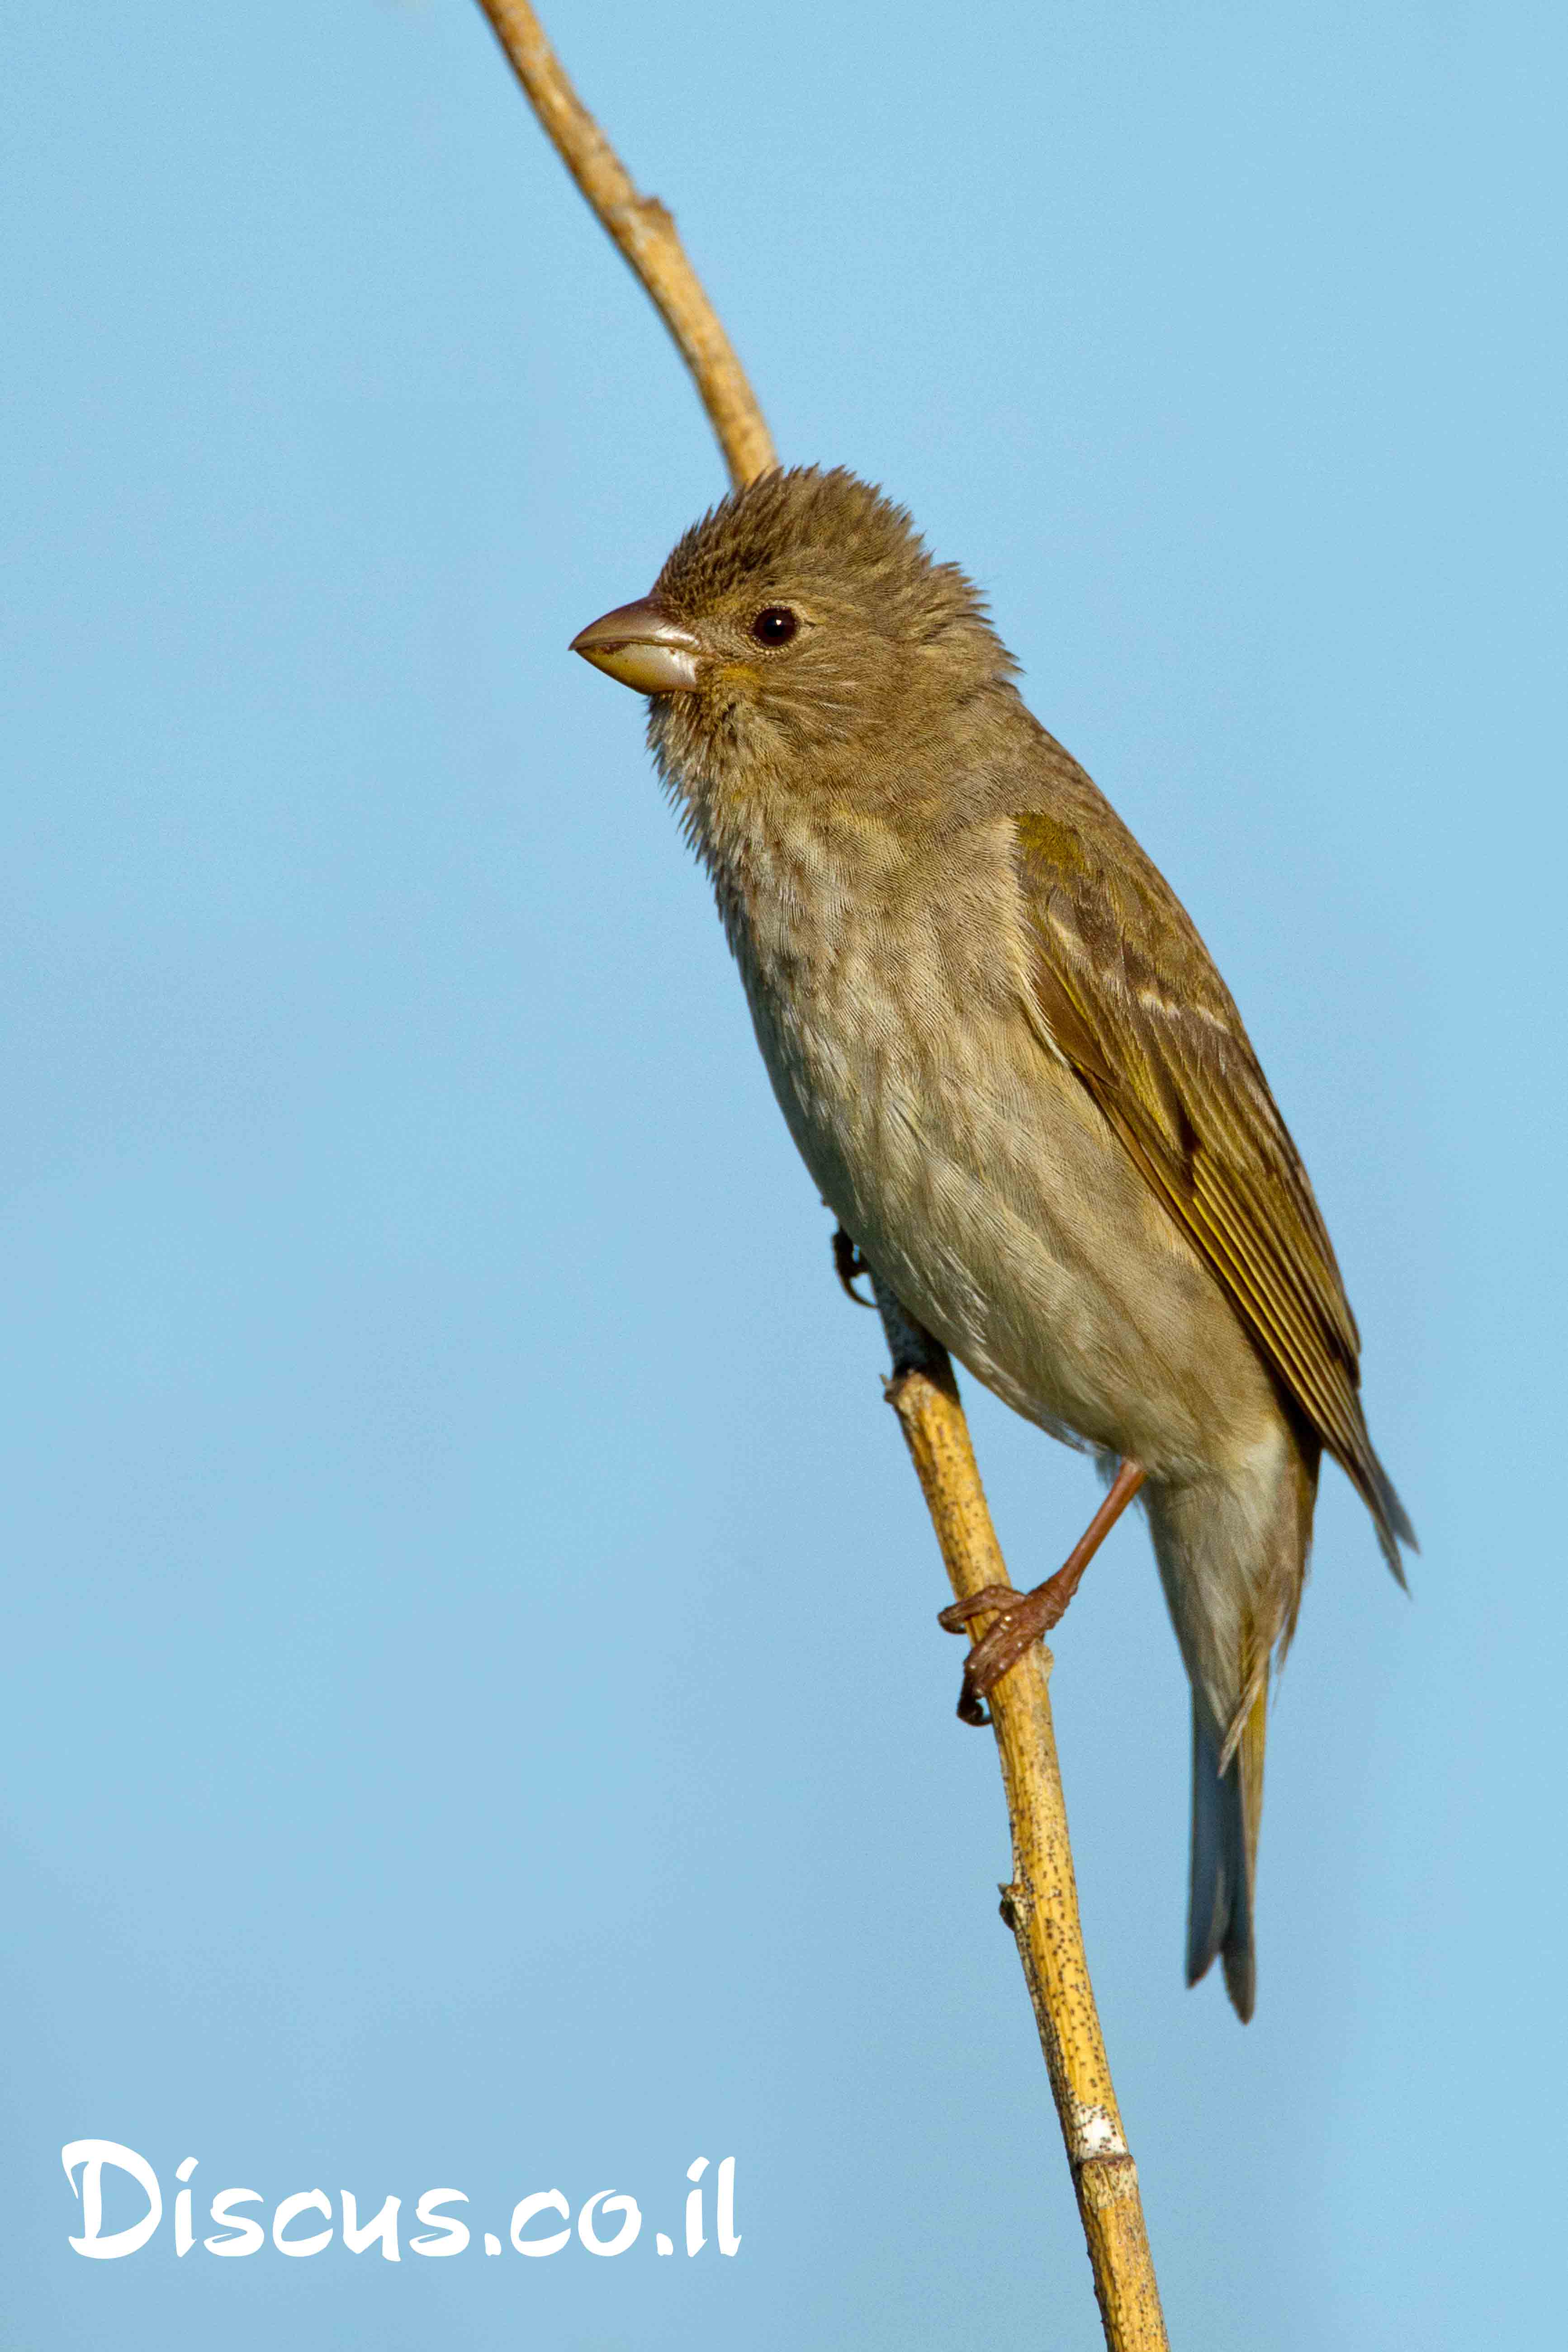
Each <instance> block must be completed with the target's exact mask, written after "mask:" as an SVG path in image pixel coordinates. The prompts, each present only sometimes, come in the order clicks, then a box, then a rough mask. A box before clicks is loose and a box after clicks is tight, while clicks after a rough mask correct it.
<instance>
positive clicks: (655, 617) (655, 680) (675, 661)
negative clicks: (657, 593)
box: [571, 596, 702, 694]
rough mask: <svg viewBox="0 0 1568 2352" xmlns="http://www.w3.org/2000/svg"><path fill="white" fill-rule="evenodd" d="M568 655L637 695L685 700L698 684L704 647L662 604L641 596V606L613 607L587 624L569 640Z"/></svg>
mask: <svg viewBox="0 0 1568 2352" xmlns="http://www.w3.org/2000/svg"><path fill="white" fill-rule="evenodd" d="M571 649H572V651H573V652H574V654H581V655H582V656H583V658H584V661H586V662H592V663H593V665H594V667H595V669H602V670H603V671H604V673H605V677H616V678H619V680H620V682H621V684H622V685H623V686H631V687H635V688H637V692H638V693H639V694H689V692H690V690H691V688H693V687H694V686H695V685H696V683H697V656H698V655H699V654H700V652H701V650H702V645H701V640H700V638H698V637H694V636H693V635H692V634H691V632H690V630H689V629H683V628H682V627H681V625H680V624H679V621H672V620H671V619H670V616H669V614H668V613H667V612H666V611H665V609H664V607H663V605H662V604H655V602H654V600H653V598H652V597H651V596H645V597H644V598H643V599H642V602H641V603H640V604H617V605H616V609H615V611H614V612H613V613H606V614H604V616H603V617H602V619H600V620H597V621H590V622H589V624H588V625H587V627H586V628H585V629H580V630H579V631H578V633H577V635H575V636H574V638H573V640H572V648H571Z"/></svg>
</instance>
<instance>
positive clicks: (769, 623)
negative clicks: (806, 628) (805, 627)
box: [752, 604, 800, 646]
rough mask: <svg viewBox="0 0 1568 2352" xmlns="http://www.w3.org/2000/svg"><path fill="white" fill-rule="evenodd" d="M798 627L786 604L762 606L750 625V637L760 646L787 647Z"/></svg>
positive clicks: (798, 624) (798, 623)
mask: <svg viewBox="0 0 1568 2352" xmlns="http://www.w3.org/2000/svg"><path fill="white" fill-rule="evenodd" d="M799 627H800V622H799V621H798V619H797V618H796V616H795V614H794V613H792V612H791V611H790V608H789V606H788V605H787V604H764V605H763V609H762V611H761V612H760V613H759V614H757V617H756V619H755V620H754V621H753V622H752V636H753V637H755V639H756V641H757V643H758V645H760V646H787V645H788V643H789V641H790V639H791V638H792V637H793V636H794V635H795V632H796V631H797V629H798V628H799Z"/></svg>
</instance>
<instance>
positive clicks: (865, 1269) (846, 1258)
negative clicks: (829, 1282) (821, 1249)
mask: <svg viewBox="0 0 1568 2352" xmlns="http://www.w3.org/2000/svg"><path fill="white" fill-rule="evenodd" d="M833 1271H834V1273H835V1274H836V1275H837V1276H838V1279H839V1281H840V1282H841V1283H842V1284H843V1286H844V1291H845V1296H846V1297H849V1298H852V1299H853V1300H854V1301H855V1304H856V1306H857V1307H875V1305H876V1304H877V1302H876V1300H875V1299H874V1298H862V1297H861V1296H860V1293H859V1292H858V1290H857V1289H856V1287H855V1285H856V1282H857V1280H858V1277H859V1276H861V1275H863V1274H864V1275H867V1276H869V1274H870V1271H871V1269H870V1267H869V1266H868V1265H867V1263H866V1261H865V1259H864V1258H863V1257H862V1256H861V1255H860V1244H859V1243H858V1242H857V1241H852V1240H851V1239H850V1237H849V1235H848V1234H847V1233H846V1232H845V1230H844V1228H843V1226H842V1225H840V1226H839V1228H838V1230H837V1233H836V1234H834V1236H833Z"/></svg>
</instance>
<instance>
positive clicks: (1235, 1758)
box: [1187, 1673, 1268, 2025]
mask: <svg viewBox="0 0 1568 2352" xmlns="http://www.w3.org/2000/svg"><path fill="white" fill-rule="evenodd" d="M1267 1709H1268V1675H1267V1673H1265V1675H1264V1676H1263V1679H1262V1682H1261V1683H1260V1684H1259V1685H1258V1691H1257V1695H1256V1696H1255V1697H1254V1699H1253V1701H1252V1704H1251V1706H1249V1707H1248V1708H1247V1717H1246V1719H1245V1721H1244V1722H1243V1724H1242V1726H1241V1732H1240V1737H1239V1738H1237V1741H1236V1743H1235V1748H1234V1752H1233V1753H1232V1754H1230V1755H1229V1756H1228V1757H1226V1755H1225V1749H1224V1747H1223V1746H1222V1743H1221V1742H1220V1740H1219V1739H1218V1738H1215V1734H1214V1733H1213V1732H1212V1731H1211V1730H1210V1729H1209V1728H1208V1726H1207V1724H1206V1722H1205V1714H1204V1709H1203V1706H1202V1705H1201V1703H1200V1701H1199V1700H1198V1698H1197V1696H1196V1695H1195V1694H1194V1698H1193V1851H1192V1878H1191V1882H1190V1893H1189V1895H1188V1903H1187V1982H1188V1983H1189V1984H1190V1985H1194V1984H1196V1982H1197V1980H1198V1979H1199V1978H1200V1977H1201V1976H1202V1975H1203V1974H1204V1972H1205V1969H1207V1968H1208V1967H1209V1966H1210V1964H1211V1962H1212V1961H1213V1959H1214V1957H1215V1953H1216V1952H1217V1953H1218V1954H1219V1957H1220V1963H1221V1965H1222V1967H1223V1968H1224V1969H1225V1989H1226V1992H1227V1993H1228V1994H1229V1995H1230V2000H1231V2006H1232V2008H1233V2009H1234V2010H1235V2011H1236V2013H1237V2017H1239V2018H1240V2020H1241V2021H1242V2023H1243V2024H1244V2025H1245V2024H1246V2022H1247V2019H1248V2018H1249V2017H1250V2016H1251V2015H1252V2004H1253V2000H1254V1997H1255V1995H1256V1992H1257V1978H1258V1969H1257V1961H1256V1959H1255V1958H1254V1954H1253V1946H1252V1885H1253V1875H1254V1873H1255V1871H1256V1869H1257V1865H1258V1822H1259V1820H1260V1819H1261V1817H1262V1812H1263V1741H1264V1735H1265V1732H1266V1731H1267V1728H1268V1714H1267ZM1222 1759H1224V1762H1223V1769H1222Z"/></svg>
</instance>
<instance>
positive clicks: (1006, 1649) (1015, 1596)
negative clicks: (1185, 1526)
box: [937, 1462, 1145, 1723]
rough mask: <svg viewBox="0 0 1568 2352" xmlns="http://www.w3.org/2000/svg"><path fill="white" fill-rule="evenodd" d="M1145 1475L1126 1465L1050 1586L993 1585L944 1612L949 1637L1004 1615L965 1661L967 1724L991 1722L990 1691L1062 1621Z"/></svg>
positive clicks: (961, 1700)
mask: <svg viewBox="0 0 1568 2352" xmlns="http://www.w3.org/2000/svg"><path fill="white" fill-rule="evenodd" d="M1144 1475H1145V1474H1144V1472H1143V1471H1142V1469H1141V1468H1140V1467H1139V1465H1138V1464H1137V1463H1136V1462H1124V1463H1123V1464H1122V1465H1121V1469H1120V1470H1118V1472H1117V1474H1116V1476H1115V1478H1114V1479H1113V1481H1112V1482H1111V1486H1110V1493H1109V1494H1108V1495H1107V1496H1106V1498H1105V1500H1104V1502H1103V1503H1101V1505H1100V1508H1099V1510H1098V1511H1096V1513H1095V1515H1094V1517H1093V1518H1092V1519H1090V1521H1089V1525H1088V1527H1087V1528H1085V1529H1084V1531H1083V1533H1082V1535H1081V1536H1079V1539H1078V1541H1077V1543H1075V1544H1074V1546H1073V1548H1072V1549H1071V1551H1069V1552H1068V1556H1067V1558H1066V1559H1065V1560H1064V1561H1063V1562H1062V1565H1061V1567H1060V1568H1058V1570H1057V1572H1056V1574H1055V1575H1054V1576H1048V1577H1047V1579H1046V1580H1045V1582H1044V1584H1037V1585H1036V1587H1035V1589H1034V1591H1032V1592H1015V1591H1014V1590H1013V1588H1012V1586H1011V1585H1010V1584H987V1585H984V1587H983V1588H982V1589H981V1591H978V1592H972V1593H971V1594H970V1596H969V1598H968V1600H967V1601H953V1602H952V1603H951V1605H950V1606H949V1607H948V1608H946V1609H944V1610H942V1613H941V1615H940V1616H939V1617H938V1619H937V1622H938V1623H939V1624H940V1625H941V1626H942V1627H943V1629H944V1630H945V1631H946V1632H947V1633H963V1630H964V1628H965V1627H966V1626H967V1624H968V1623H969V1621H970V1619H971V1618H972V1617H983V1616H984V1615H986V1614H987V1613H988V1612H990V1611H992V1610H995V1611H997V1612H999V1614H998V1615H997V1618H996V1622H995V1623H994V1625H991V1626H988V1627H987V1629H986V1631H985V1632H984V1633H983V1634H982V1635H981V1637H980V1639H979V1641H978V1642H976V1643H975V1644H974V1647H973V1650H971V1652H970V1653H969V1655H968V1657H967V1658H966V1659H965V1661H964V1666H963V1689H962V1690H961V1691H960V1692H959V1695H958V1712H959V1715H960V1717H961V1718H962V1719H963V1722H965V1723H987V1722H989V1721H990V1717H989V1715H988V1713H987V1711H986V1708H985V1707H984V1705H983V1703H982V1702H983V1701H984V1698H985V1696H986V1694H987V1692H989V1691H992V1690H994V1688H995V1687H996V1685H997V1684H998V1683H999V1682H1000V1681H1001V1679H1002V1677H1003V1675H1005V1673H1006V1671H1007V1669H1008V1667H1009V1666H1012V1665H1016V1664H1017V1662H1018V1660H1019V1659H1020V1658H1021V1657H1022V1656H1023V1654H1024V1653H1025V1651H1026V1649H1027V1648H1028V1646H1029V1644H1030V1643H1031V1642H1038V1641H1040V1640H1042V1639H1043V1638H1044V1636H1045V1635H1046V1634H1047V1633H1049V1632H1050V1630H1051V1627H1052V1626H1053V1625H1055V1624H1058V1623H1059V1622H1060V1621H1061V1619H1062V1618H1063V1616H1065V1614H1066V1613H1067V1605H1068V1601H1070V1600H1071V1599H1072V1597H1073V1594H1074V1593H1075V1592H1076V1591H1078V1588H1079V1582H1080V1580H1081V1579H1082V1576H1083V1572H1084V1570H1085V1569H1086V1568H1087V1567H1088V1566H1089V1561H1090V1560H1091V1559H1093V1558H1094V1555H1095V1553H1096V1552H1097V1551H1098V1550H1099V1549H1100V1545H1101V1544H1102V1543H1103V1542H1104V1541H1105V1538H1106V1537H1107V1536H1108V1535H1109V1534H1110V1530H1111V1528H1113V1527H1114V1526H1115V1525H1116V1522H1117V1520H1118V1519H1119V1518H1120V1517H1121V1514H1122V1512H1123V1511H1124V1510H1125V1509H1126V1508H1127V1506H1128V1504H1129V1503H1130V1502H1131V1500H1132V1497H1133V1496H1134V1495H1135V1494H1136V1493H1137V1492H1138V1489H1139V1487H1140V1486H1142V1484H1143V1479H1144Z"/></svg>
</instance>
